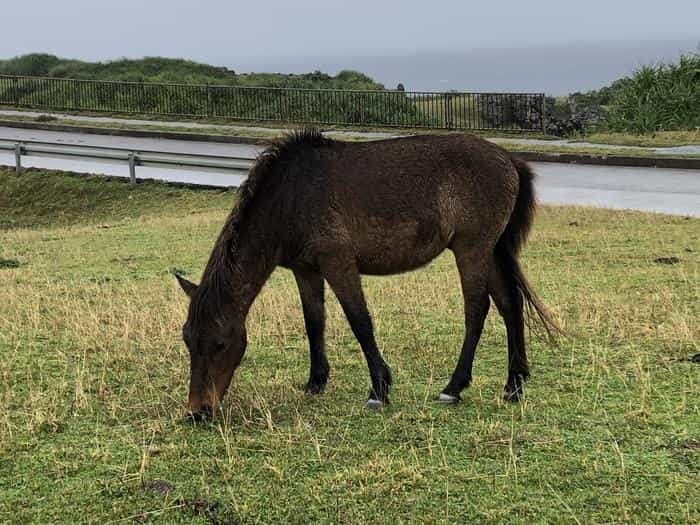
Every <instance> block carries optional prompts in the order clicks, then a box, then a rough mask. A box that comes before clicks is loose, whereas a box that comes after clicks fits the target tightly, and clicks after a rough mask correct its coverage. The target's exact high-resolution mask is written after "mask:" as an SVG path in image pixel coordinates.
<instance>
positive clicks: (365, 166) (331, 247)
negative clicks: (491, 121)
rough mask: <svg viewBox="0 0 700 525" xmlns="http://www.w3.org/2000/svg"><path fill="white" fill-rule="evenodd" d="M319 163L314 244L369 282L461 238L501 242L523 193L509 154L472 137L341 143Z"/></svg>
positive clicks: (312, 186)
mask: <svg viewBox="0 0 700 525" xmlns="http://www.w3.org/2000/svg"><path fill="white" fill-rule="evenodd" d="M316 159H317V163H318V165H317V167H316V170H315V171H316V173H315V174H311V175H310V177H312V181H311V182H310V183H309V184H308V193H307V202H308V205H309V207H310V208H313V210H309V214H308V216H314V217H315V222H318V224H315V225H311V226H310V227H309V230H308V231H309V232H313V237H314V238H313V239H310V240H309V241H310V244H311V245H312V246H313V247H314V251H320V252H323V253H329V254H347V256H353V257H354V258H355V260H356V262H357V265H358V268H359V270H360V271H361V272H362V273H368V274H390V273H397V272H401V271H407V270H411V269H413V268H416V267H419V266H422V265H424V264H426V263H428V262H430V261H431V260H432V259H433V258H435V257H436V256H437V255H438V254H440V253H441V252H442V251H443V250H444V249H445V248H447V247H448V246H449V245H450V243H451V241H452V239H453V238H455V237H456V236H457V237H459V238H462V239H468V240H470V242H474V243H475V244H484V245H488V244H495V242H496V240H497V238H498V236H499V235H500V233H501V232H502V231H503V229H504V228H505V225H506V223H507V221H508V217H509V215H510V211H511V210H512V208H513V204H514V202H515V196H516V194H517V190H518V186H517V181H518V178H517V173H516V172H515V169H514V168H513V165H512V163H511V162H510V157H509V155H508V154H507V153H506V152H505V151H503V150H502V149H501V148H499V147H497V146H495V145H493V144H491V143H489V142H486V141H484V140H482V139H480V138H478V137H473V136H469V135H466V136H465V135H443V136H421V137H410V138H402V139H393V140H384V141H375V142H366V143H339V142H336V143H334V144H333V145H332V146H331V147H328V148H323V149H322V150H321V151H319V154H318V156H317V157H316ZM319 208H321V209H319ZM319 212H320V213H319Z"/></svg>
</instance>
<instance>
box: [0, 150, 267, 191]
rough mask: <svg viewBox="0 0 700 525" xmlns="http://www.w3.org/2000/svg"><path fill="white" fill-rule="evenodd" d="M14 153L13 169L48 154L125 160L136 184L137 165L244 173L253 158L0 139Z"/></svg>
mask: <svg viewBox="0 0 700 525" xmlns="http://www.w3.org/2000/svg"><path fill="white" fill-rule="evenodd" d="M2 151H6V152H14V155H15V170H16V171H17V174H18V175H19V174H20V173H21V172H22V157H23V156H25V157H27V156H32V157H51V158H69V159H82V160H93V161H101V162H109V163H128V164H129V177H130V180H131V184H132V185H135V184H136V166H146V167H157V168H171V169H187V170H194V171H213V172H220V173H221V172H223V173H230V174H235V175H243V176H246V175H247V174H248V171H250V168H251V167H252V166H253V163H254V162H255V159H253V158H250V157H233V156H223V155H200V154H196V155H195V154H190V153H174V152H168V151H152V150H135V149H128V148H112V147H106V146H88V145H84V144H59V143H55V142H40V141H32V140H25V141H12V140H6V139H0V152H2Z"/></svg>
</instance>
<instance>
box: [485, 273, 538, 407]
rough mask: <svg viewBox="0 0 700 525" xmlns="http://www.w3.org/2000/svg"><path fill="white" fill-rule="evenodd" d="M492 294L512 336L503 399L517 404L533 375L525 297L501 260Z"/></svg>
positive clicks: (491, 283) (491, 281)
mask: <svg viewBox="0 0 700 525" xmlns="http://www.w3.org/2000/svg"><path fill="white" fill-rule="evenodd" d="M489 293H490V294H491V297H492V298H493V301H494V302H495V303H496V307H497V308H498V311H499V312H500V313H501V316H502V317H503V321H504V323H505V325H506V332H507V335H508V379H507V380H506V385H505V388H504V390H503V397H504V399H506V400H507V401H517V400H519V399H520V398H521V397H522V395H523V383H524V381H525V380H526V379H527V378H528V376H529V375H530V372H529V367H528V364H527V353H526V351H525V318H524V315H523V297H522V293H521V292H520V288H519V287H518V283H517V281H516V280H515V278H514V277H513V275H512V274H511V273H510V272H508V270H507V268H506V267H504V265H503V264H502V263H500V262H499V261H498V260H496V261H495V262H494V264H493V265H492V267H491V273H490V275H489Z"/></svg>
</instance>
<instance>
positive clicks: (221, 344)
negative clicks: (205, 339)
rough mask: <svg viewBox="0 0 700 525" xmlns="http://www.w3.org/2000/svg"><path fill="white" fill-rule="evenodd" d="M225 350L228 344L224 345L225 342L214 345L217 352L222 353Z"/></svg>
mask: <svg viewBox="0 0 700 525" xmlns="http://www.w3.org/2000/svg"><path fill="white" fill-rule="evenodd" d="M224 348H226V343H224V342H223V341H219V342H218V343H216V344H215V345H214V351H215V352H221V351H222V350H223V349H224Z"/></svg>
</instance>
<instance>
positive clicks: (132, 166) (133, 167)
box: [129, 152, 136, 186]
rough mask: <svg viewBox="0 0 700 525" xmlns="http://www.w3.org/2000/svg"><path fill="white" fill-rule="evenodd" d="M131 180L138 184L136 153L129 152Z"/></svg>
mask: <svg viewBox="0 0 700 525" xmlns="http://www.w3.org/2000/svg"><path fill="white" fill-rule="evenodd" d="M129 182H130V183H131V185H132V186H136V153H134V152H131V153H129Z"/></svg>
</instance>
